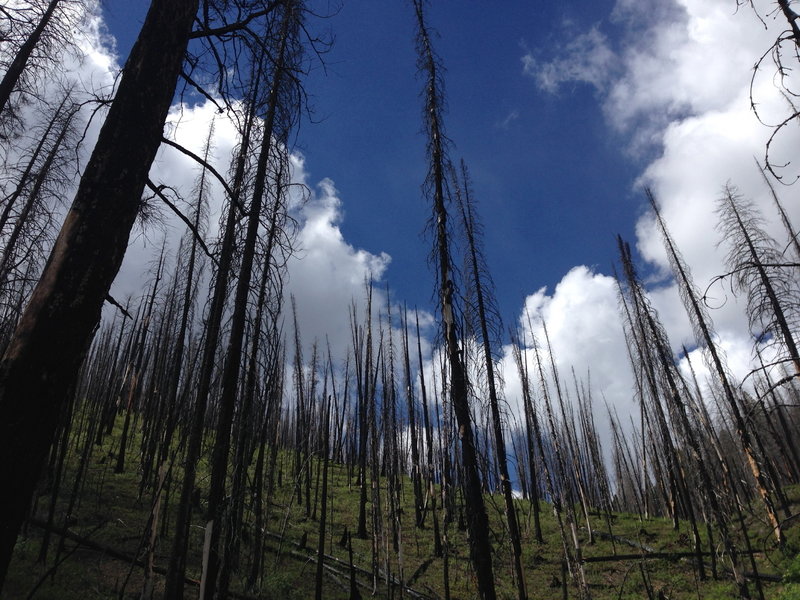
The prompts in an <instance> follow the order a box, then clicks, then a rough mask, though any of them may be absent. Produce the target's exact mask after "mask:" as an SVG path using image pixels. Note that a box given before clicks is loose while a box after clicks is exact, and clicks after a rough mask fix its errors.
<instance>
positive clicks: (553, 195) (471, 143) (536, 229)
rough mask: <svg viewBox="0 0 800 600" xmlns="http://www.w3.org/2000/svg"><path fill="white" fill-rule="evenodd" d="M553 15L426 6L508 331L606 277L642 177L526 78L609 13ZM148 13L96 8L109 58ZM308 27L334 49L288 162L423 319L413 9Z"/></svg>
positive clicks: (582, 92) (590, 107)
mask: <svg viewBox="0 0 800 600" xmlns="http://www.w3.org/2000/svg"><path fill="white" fill-rule="evenodd" d="M320 4H325V3H317V5H320ZM554 4H555V3H544V2H513V3H502V4H498V5H497V6H493V7H491V9H488V8H487V6H486V5H484V4H482V3H479V2H453V1H450V2H441V1H439V2H434V3H431V5H430V7H429V11H428V15H427V17H428V21H429V23H430V26H431V27H432V28H433V29H434V30H436V31H437V32H438V34H439V35H438V38H437V39H436V48H437V51H438V53H439V55H440V57H441V59H442V61H443V64H444V65H445V68H446V76H445V77H446V90H447V94H448V112H447V114H446V127H447V133H448V135H449V137H450V138H451V140H452V141H453V146H452V148H451V158H452V159H454V160H456V161H457V160H459V159H461V158H463V159H464V160H465V161H466V162H467V165H468V166H469V168H470V171H471V175H472V178H473V184H474V188H475V196H476V198H477V199H478V202H479V211H480V216H481V218H482V220H483V222H484V226H485V240H484V242H485V252H486V256H487V260H488V262H489V265H490V268H491V271H492V275H493V277H494V281H495V284H496V287H497V296H498V300H499V304H500V307H501V311H502V314H503V317H504V321H506V322H507V323H509V324H511V323H513V322H514V320H515V319H516V317H517V313H518V311H519V307H520V306H521V303H522V301H523V299H524V297H525V295H526V294H528V293H530V291H531V290H535V289H538V288H539V287H541V286H544V285H547V286H550V287H552V286H554V285H555V284H556V283H557V282H558V281H559V280H560V279H561V277H562V276H563V275H564V274H565V273H566V272H567V271H568V270H569V269H570V268H571V267H572V266H573V265H578V264H588V265H597V266H598V267H599V268H600V269H601V270H603V271H604V272H609V269H610V264H611V262H612V261H613V260H614V253H615V244H614V235H615V234H616V233H618V232H619V233H622V234H623V235H625V236H626V237H628V238H632V237H633V225H634V222H635V217H636V215H637V210H638V207H639V206H640V204H641V200H642V196H641V194H639V193H635V192H634V191H633V188H632V182H633V178H634V177H635V175H636V174H637V168H638V167H640V165H637V164H636V161H635V160H633V159H632V157H631V156H625V154H624V152H623V147H624V140H622V139H620V136H619V135H617V134H612V133H611V132H610V131H609V129H608V127H607V125H606V124H605V122H604V119H603V116H602V113H601V109H600V106H599V104H598V102H597V99H596V93H595V90H594V88H592V86H591V85H588V84H585V83H580V82H577V83H575V84H574V85H571V86H568V87H566V88H564V89H562V90H559V92H558V93H557V94H550V93H547V92H545V91H542V90H540V89H539V87H538V86H537V83H536V81H535V80H534V79H533V78H532V77H530V76H527V75H526V74H525V73H524V72H523V61H522V58H523V56H524V55H526V54H528V53H532V54H533V55H534V56H539V57H541V58H542V59H543V60H547V59H550V58H552V52H553V47H554V46H556V45H558V44H559V43H560V42H562V41H563V39H564V38H565V37H566V36H568V35H571V34H572V33H574V32H575V31H580V30H582V29H588V28H589V27H591V26H592V25H594V24H596V23H599V22H606V23H607V22H608V15H609V14H610V12H611V9H612V7H613V3H610V2H563V3H558V6H554ZM146 5H147V3H146V2H130V3H127V2H126V3H120V2H109V1H107V2H106V3H105V5H104V7H105V10H106V15H107V21H106V22H107V25H108V27H109V30H110V32H111V33H112V34H113V35H114V36H115V37H116V38H117V43H118V52H119V55H120V56H121V57H124V56H125V55H126V54H127V51H128V47H129V45H130V43H132V39H133V36H134V35H135V33H136V32H137V29H138V26H139V23H140V22H141V19H142V18H143V12H144V9H145V7H146ZM318 8H319V7H318ZM320 10H324V8H320ZM312 27H313V28H314V30H316V31H321V32H329V33H330V34H331V35H332V36H333V37H334V40H335V41H334V44H333V46H332V47H331V50H330V52H328V53H327V54H326V55H325V56H324V61H325V65H324V68H323V67H322V65H321V64H320V63H319V62H314V63H313V64H312V72H311V73H310V76H309V77H308V79H307V83H306V90H307V92H308V93H309V95H310V97H311V108H312V111H313V112H312V114H311V118H310V119H306V120H304V122H303V123H302V124H301V127H300V130H299V133H298V136H297V146H298V149H299V150H300V151H302V153H303V154H304V155H305V157H306V168H307V169H308V171H309V174H310V176H311V179H312V181H313V180H318V179H321V178H323V177H327V178H330V179H332V180H333V181H334V183H335V185H336V188H337V190H338V191H339V194H340V196H341V198H342V200H343V203H344V207H343V208H344V218H343V220H342V221H341V225H340V227H341V231H342V233H343V235H344V236H345V238H346V239H347V240H348V241H349V242H350V243H352V244H353V245H355V246H357V247H361V248H364V249H366V250H368V251H370V252H373V253H380V252H386V253H388V254H389V255H390V256H391V257H392V262H391V265H390V267H389V270H388V273H387V279H388V282H389V285H390V286H391V287H392V288H393V289H394V290H395V294H396V297H397V298H400V299H403V300H405V301H407V302H408V303H409V304H410V305H418V306H420V307H425V306H429V305H430V303H431V281H432V279H431V276H430V271H429V269H428V267H427V264H426V260H427V254H428V248H429V246H430V240H428V239H426V238H424V236H423V235H422V234H423V228H424V225H425V222H426V220H427V219H428V216H429V214H430V209H429V207H428V206H427V205H426V203H425V201H424V200H423V198H422V197H421V192H420V185H421V183H422V180H423V179H424V176H425V173H426V165H425V162H424V147H425V138H424V136H423V135H422V134H421V108H420V96H419V93H420V86H421V80H420V79H419V77H417V73H416V64H415V62H416V54H415V50H414V18H413V10H412V7H411V5H410V2H406V1H403V0H398V1H392V2H388V1H387V2H384V1H380V2H375V1H360V2H345V3H343V4H342V6H341V8H340V9H339V10H338V11H337V12H335V14H333V15H332V16H331V17H330V18H329V19H327V20H314V21H312ZM312 121H313V122H312Z"/></svg>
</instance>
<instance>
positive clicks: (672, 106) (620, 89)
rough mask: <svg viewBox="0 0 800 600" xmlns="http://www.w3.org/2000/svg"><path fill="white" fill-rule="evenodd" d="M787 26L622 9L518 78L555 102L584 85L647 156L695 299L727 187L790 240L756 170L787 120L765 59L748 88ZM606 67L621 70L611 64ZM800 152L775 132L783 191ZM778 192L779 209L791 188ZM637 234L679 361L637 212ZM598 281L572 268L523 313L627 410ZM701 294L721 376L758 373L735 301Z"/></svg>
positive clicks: (632, 146) (725, 15)
mask: <svg viewBox="0 0 800 600" xmlns="http://www.w3.org/2000/svg"><path fill="white" fill-rule="evenodd" d="M755 10H756V11H758V13H760V14H761V15H766V14H768V13H769V10H770V6H769V3H767V2H765V1H764V2H755ZM778 16H780V15H778ZM765 25H766V27H765ZM612 26H613V27H614V28H616V30H617V31H618V34H617V35H616V36H615V37H614V39H613V40H612V39H610V37H609V36H608V35H607V34H605V33H604V27H609V28H611V27H612ZM784 28H785V22H782V21H781V20H780V19H773V18H770V19H764V23H762V22H761V21H759V19H758V16H757V14H756V13H755V12H754V11H750V10H739V11H737V10H736V5H735V3H734V2H731V1H730V0H672V1H670V2H631V1H630V0H618V2H617V4H616V6H615V8H614V11H613V12H612V13H611V14H610V15H609V19H608V22H607V23H606V24H604V25H600V26H595V27H593V28H592V29H591V30H590V31H589V32H588V33H586V34H585V35H584V36H583V37H579V38H571V39H569V40H568V41H566V42H565V43H564V44H563V45H562V47H560V48H557V49H556V50H555V52H554V55H553V57H552V58H551V59H550V60H549V61H545V60H541V59H534V55H533V54H530V53H529V54H526V55H525V56H524V57H523V65H524V73H525V74H526V75H528V76H530V77H533V78H534V79H535V80H536V81H537V83H538V84H539V87H540V89H541V90H543V91H544V92H547V93H554V92H558V91H559V90H560V89H561V88H563V86H564V85H565V84H569V83H572V82H579V83H587V84H590V85H591V86H592V87H593V88H594V91H595V92H596V97H597V98H598V101H599V102H600V103H601V105H602V108H603V111H604V114H605V117H606V122H607V126H608V127H609V128H611V129H613V130H614V131H616V132H617V133H620V134H622V135H624V136H626V137H627V139H628V142H629V150H630V152H631V154H632V156H638V157H639V158H643V157H649V156H655V158H654V159H652V160H649V163H648V164H647V165H646V167H645V168H644V169H643V171H642V173H641V175H640V177H639V178H638V180H637V181H636V183H635V185H636V187H637V188H641V187H643V186H645V185H646V186H649V187H650V188H651V189H652V190H653V192H654V194H655V196H656V198H657V200H658V203H659V206H660V209H661V212H662V214H663V216H664V218H665V220H666V222H667V225H668V227H669V228H670V230H671V233H672V235H673V237H674V239H675V241H676V243H677V245H678V247H679V248H680V250H681V252H682V253H683V256H684V259H685V260H686V262H687V263H688V264H689V265H690V266H691V268H692V271H693V275H694V278H695V282H696V284H697V286H698V287H699V289H700V290H701V292H702V291H704V290H705V289H706V286H708V284H709V283H710V282H711V281H712V280H713V278H714V276H716V275H719V274H721V273H723V272H725V266H724V262H723V256H724V247H719V243H720V242H721V240H720V237H719V234H718V232H717V231H716V229H715V223H716V220H717V219H716V215H715V209H716V200H717V198H718V197H719V196H720V195H721V193H722V187H723V185H724V184H726V182H729V181H730V182H731V183H733V184H735V185H737V186H738V187H739V189H740V190H741V191H742V193H743V194H744V195H745V196H747V197H749V198H752V199H753V200H754V201H755V202H756V205H757V206H758V207H759V208H760V209H761V210H762V212H763V214H764V216H765V217H766V220H767V229H768V231H769V233H771V234H772V235H773V236H774V237H776V238H777V239H778V240H780V241H781V242H783V241H784V240H785V239H786V234H785V232H784V231H783V229H782V228H781V226H780V224H779V221H778V219H777V217H776V216H775V211H774V209H773V207H772V201H771V199H770V196H769V190H768V189H767V188H766V186H765V185H764V183H763V180H762V178H761V174H760V173H759V170H758V168H757V166H756V163H755V160H754V157H756V158H758V159H759V160H760V161H761V162H762V163H763V160H764V156H765V147H766V144H767V141H768V140H769V139H770V136H771V135H773V132H774V131H775V129H774V127H769V126H765V123H766V124H768V125H773V126H774V125H776V124H779V123H780V122H781V121H782V120H783V119H785V118H786V117H787V116H788V115H789V114H791V109H790V107H789V106H788V105H787V104H786V101H785V98H784V97H783V95H782V94H781V89H780V86H779V85H777V84H780V83H782V82H781V81H780V80H779V79H777V78H776V77H775V74H776V70H775V66H774V65H773V64H772V63H771V58H770V55H767V60H765V61H764V62H763V63H762V64H761V65H760V69H759V71H758V72H757V73H756V76H755V78H754V79H753V85H752V89H751V76H752V75H753V65H754V64H755V63H756V61H757V60H758V59H759V57H760V56H762V55H763V54H764V53H765V52H766V51H767V50H768V49H769V48H770V46H771V44H772V43H773V42H774V41H775V40H776V38H777V37H778V36H779V35H780V33H781V31H782V30H783V29H784ZM591 49H595V50H597V52H598V56H597V58H592V57H590V56H588V53H589V51H590V50H591ZM787 60H789V58H788V55H787ZM592 61H595V62H596V65H593V62H592ZM612 64H613V65H618V68H617V67H615V68H611V67H609V65H612ZM794 66H796V65H794ZM783 83H786V84H787V85H788V84H791V82H783ZM751 99H752V100H753V101H754V102H755V103H756V107H757V108H758V111H759V115H758V116H759V117H760V118H761V121H759V119H758V118H757V117H756V115H755V114H754V112H753V110H752V107H751ZM798 147H800V131H798V129H797V127H791V128H784V129H783V130H781V131H779V132H778V133H777V134H776V136H775V140H774V141H773V142H772V145H771V154H770V157H771V158H772V160H773V162H774V164H775V165H776V167H777V165H783V164H786V163H788V166H786V167H785V168H783V169H780V170H779V171H778V173H779V174H780V175H782V176H783V177H784V181H786V182H790V181H792V180H793V178H795V177H796V176H797V174H798V173H799V172H800V169H798V168H797V166H796V164H795V163H793V162H791V159H793V158H794V156H793V153H794V154H796V149H797V148H798ZM777 187H778V188H779V189H778V192H779V193H782V194H783V195H784V197H785V198H786V199H787V200H788V198H789V196H790V193H791V192H794V191H795V190H794V188H785V187H784V186H781V185H780V184H778V186H777ZM785 206H786V208H787V209H788V211H789V216H790V218H791V219H792V220H793V221H794V223H795V224H798V223H800V206H799V205H797V203H795V202H788V201H787V202H785ZM636 236H637V238H636V245H637V248H638V250H639V254H640V256H641V257H642V259H644V261H646V263H647V269H645V270H646V271H647V272H648V273H649V280H650V284H651V296H652V300H653V305H654V306H655V308H656V309H657V310H658V311H659V314H660V316H661V319H662V321H663V322H664V324H665V326H666V329H667V332H668V334H669V335H670V338H671V341H672V343H673V350H674V351H675V352H676V353H677V352H679V351H680V346H681V344H684V343H685V344H687V345H688V346H689V347H690V348H692V347H693V346H694V344H693V339H692V332H691V327H690V326H689V322H688V318H687V317H686V314H685V311H684V308H683V305H682V304H681V302H680V300H679V298H678V294H677V290H676V288H675V286H674V285H673V284H672V282H671V280H670V278H669V272H668V269H669V265H668V261H667V257H666V253H665V251H664V248H663V246H662V242H661V238H660V236H659V235H658V231H657V228H656V225H655V222H654V219H653V218H652V216H651V215H650V214H649V213H647V212H646V211H643V214H642V216H641V217H640V218H639V220H638V222H637V224H636ZM607 279H608V278H607V277H606V276H604V275H600V274H595V273H591V272H590V271H589V270H587V269H586V268H585V267H577V268H575V269H573V270H572V271H570V272H569V273H568V274H567V275H565V276H564V278H563V279H562V281H561V282H560V283H559V284H558V286H556V288H555V290H554V291H553V293H552V294H551V295H548V293H547V292H546V291H544V290H540V291H538V292H536V293H534V294H532V295H530V296H529V297H528V298H527V299H526V303H525V308H526V310H527V311H528V312H534V313H537V314H541V315H542V316H543V317H544V318H545V319H546V321H547V323H548V326H549V328H550V335H551V338H552V339H553V346H554V350H555V354H556V358H557V360H558V363H559V366H560V367H563V368H568V367H570V366H574V367H575V368H576V370H577V371H578V373H581V372H586V370H587V369H591V372H592V382H593V384H594V387H595V389H596V390H598V391H601V392H602V393H603V395H604V396H605V397H606V398H607V399H608V400H609V402H611V403H613V404H616V405H617V406H620V407H622V408H621V411H620V412H624V411H626V410H628V409H630V408H631V404H630V402H631V395H632V389H633V388H632V382H631V378H630V375H629V372H630V368H629V367H628V365H627V364H626V360H627V354H626V351H625V347H624V343H623V341H622V339H621V333H619V331H620V330H619V325H618V323H619V317H618V316H617V314H616V303H615V299H614V298H613V296H614V295H613V294H612V293H611V291H610V288H611V287H612V286H611V282H610V281H606V280H607ZM708 295H709V302H710V305H711V306H712V307H713V309H712V310H711V311H710V312H711V316H712V318H713V319H714V321H715V324H716V329H717V334H718V335H719V339H720V344H721V346H722V347H723V348H724V349H725V350H726V353H727V356H728V362H729V367H730V369H731V371H732V372H733V373H734V375H735V376H736V377H738V378H740V379H741V378H743V377H744V376H745V375H746V374H747V373H748V371H749V370H750V369H752V367H753V365H754V361H753V354H754V352H753V348H754V346H753V341H752V337H751V335H750V332H749V331H748V328H747V322H746V319H745V318H744V314H743V308H742V305H743V302H742V301H741V299H737V298H734V297H733V296H732V295H731V293H730V290H729V289H725V288H723V287H721V286H719V285H717V286H712V287H711V288H709V289H708ZM610 323H614V325H613V326H612V325H610ZM692 356H693V357H694V358H695V360H694V366H695V368H696V369H697V370H698V372H699V374H700V376H701V378H702V377H703V376H704V374H705V367H704V366H703V365H702V360H700V358H699V357H698V356H697V352H694V353H692ZM683 368H684V369H686V368H687V365H686V362H685V361H684V362H683Z"/></svg>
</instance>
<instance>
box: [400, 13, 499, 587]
mask: <svg viewBox="0 0 800 600" xmlns="http://www.w3.org/2000/svg"><path fill="white" fill-rule="evenodd" d="M414 8H415V12H416V17H417V51H418V53H419V68H420V71H421V72H422V73H423V74H424V76H425V78H426V82H425V92H424V94H425V95H424V99H425V100H424V119H425V125H426V132H427V137H428V160H429V171H428V176H427V178H426V186H425V187H426V191H427V195H429V196H430V199H431V201H432V204H433V221H434V223H435V236H436V240H435V249H434V256H435V260H436V264H437V278H438V292H439V308H440V311H441V327H442V330H443V337H444V343H445V352H446V355H447V360H448V363H449V377H450V380H449V384H450V390H449V396H450V400H451V402H452V406H453V410H454V412H455V414H456V419H457V421H458V433H459V438H460V441H461V462H462V466H463V468H464V482H463V489H464V497H465V500H466V505H467V521H468V528H469V541H470V558H471V560H472V564H473V567H474V569H475V574H476V576H477V580H478V593H479V594H480V596H481V598H482V599H484V600H491V599H494V598H495V588H494V574H493V567H492V560H491V559H492V551H491V545H490V544H489V523H488V517H487V515H486V507H485V505H484V502H483V496H482V494H481V482H480V478H479V475H478V457H477V453H476V448H475V438H474V435H473V432H472V418H471V416H470V409H469V395H468V387H467V374H466V371H465V369H464V363H463V359H462V355H461V348H460V346H459V336H458V331H457V328H456V323H457V314H456V305H455V304H456V303H455V294H456V286H455V281H454V279H453V265H452V264H451V258H450V243H451V242H450V233H449V230H448V224H447V217H448V211H447V206H446V203H447V200H448V198H447V188H446V186H447V181H446V179H447V169H448V159H447V155H446V142H445V139H444V128H443V123H442V112H443V110H444V96H443V91H442V79H441V75H440V65H439V60H438V58H437V57H436V54H435V53H434V50H433V46H432V44H431V39H430V36H429V33H428V29H427V26H426V25H425V19H424V11H423V3H422V0H415V1H414Z"/></svg>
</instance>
